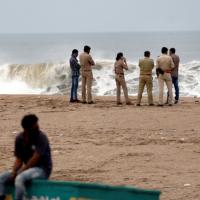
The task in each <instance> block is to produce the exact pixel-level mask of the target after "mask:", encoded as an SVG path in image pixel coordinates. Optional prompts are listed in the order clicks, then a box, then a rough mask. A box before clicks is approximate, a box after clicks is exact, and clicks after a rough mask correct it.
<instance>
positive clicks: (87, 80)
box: [79, 46, 95, 104]
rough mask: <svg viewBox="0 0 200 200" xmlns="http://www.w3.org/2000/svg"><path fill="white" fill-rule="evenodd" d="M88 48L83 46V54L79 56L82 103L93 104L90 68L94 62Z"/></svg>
mask: <svg viewBox="0 0 200 200" xmlns="http://www.w3.org/2000/svg"><path fill="white" fill-rule="evenodd" d="M90 49H91V48H90V47H89V46H84V52H83V53H81V54H80V56H79V60H80V65H81V77H82V103H88V104H93V103H94V102H93V101H92V91H91V90H92V80H93V74H92V66H93V65H95V63H94V60H93V59H92V56H91V55H89V54H90ZM86 90H87V102H86Z"/></svg>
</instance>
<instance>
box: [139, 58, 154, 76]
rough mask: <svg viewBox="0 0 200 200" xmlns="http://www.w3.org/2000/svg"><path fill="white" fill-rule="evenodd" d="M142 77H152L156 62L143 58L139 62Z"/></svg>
mask: <svg viewBox="0 0 200 200" xmlns="http://www.w3.org/2000/svg"><path fill="white" fill-rule="evenodd" d="M139 67H140V76H142V75H152V69H153V68H154V61H153V59H150V58H146V57H145V58H143V59H140V60H139Z"/></svg>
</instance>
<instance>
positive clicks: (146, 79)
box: [137, 75, 153, 104]
mask: <svg viewBox="0 0 200 200" xmlns="http://www.w3.org/2000/svg"><path fill="white" fill-rule="evenodd" d="M145 85H146V87H147V94H148V103H149V104H153V95H152V88H153V83H152V76H151V75H141V76H140V80H139V90H138V98H137V104H140V103H141V99H142V93H143V91H144V87H145Z"/></svg>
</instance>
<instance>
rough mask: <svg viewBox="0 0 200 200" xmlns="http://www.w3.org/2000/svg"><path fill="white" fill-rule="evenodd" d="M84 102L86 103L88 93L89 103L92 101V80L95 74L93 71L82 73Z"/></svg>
mask: <svg viewBox="0 0 200 200" xmlns="http://www.w3.org/2000/svg"><path fill="white" fill-rule="evenodd" d="M81 77H82V101H83V102H86V93H87V102H91V101H92V80H93V74H92V71H82V73H81Z"/></svg>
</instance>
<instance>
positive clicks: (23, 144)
mask: <svg viewBox="0 0 200 200" xmlns="http://www.w3.org/2000/svg"><path fill="white" fill-rule="evenodd" d="M21 125H22V128H23V132H21V133H19V134H18V135H17V137H16V139H15V149H14V154H15V162H14V166H13V169H12V170H10V171H6V172H3V173H0V200H4V199H5V189H6V186H7V184H9V183H14V185H15V199H16V200H23V198H24V194H25V191H26V188H25V183H26V182H27V181H30V180H33V179H38V178H39V179H47V178H48V177H49V176H50V174H51V171H52V159H51V149H50V145H49V141H48V138H47V136H46V135H45V134H44V133H43V132H42V131H41V130H40V128H39V125H38V118H37V116H36V115H33V114H29V115H26V116H24V117H23V119H22V121H21Z"/></svg>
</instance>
